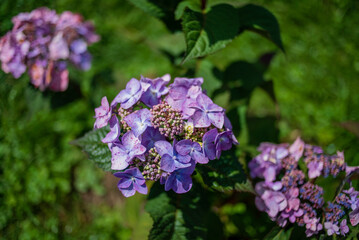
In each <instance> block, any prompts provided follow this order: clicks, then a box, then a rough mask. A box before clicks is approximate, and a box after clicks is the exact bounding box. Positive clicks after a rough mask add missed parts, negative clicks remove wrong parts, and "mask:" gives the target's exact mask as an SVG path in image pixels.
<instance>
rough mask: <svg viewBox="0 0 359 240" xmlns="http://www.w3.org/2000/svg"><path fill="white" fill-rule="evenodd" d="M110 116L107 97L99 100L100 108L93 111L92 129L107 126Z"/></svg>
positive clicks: (110, 110)
mask: <svg viewBox="0 0 359 240" xmlns="http://www.w3.org/2000/svg"><path fill="white" fill-rule="evenodd" d="M111 115H112V109H111V108H110V106H109V104H108V101H107V97H103V98H102V99H101V106H100V107H98V108H96V109H95V118H96V121H95V124H94V128H103V127H105V126H106V125H107V123H108V121H109V120H110V118H111Z"/></svg>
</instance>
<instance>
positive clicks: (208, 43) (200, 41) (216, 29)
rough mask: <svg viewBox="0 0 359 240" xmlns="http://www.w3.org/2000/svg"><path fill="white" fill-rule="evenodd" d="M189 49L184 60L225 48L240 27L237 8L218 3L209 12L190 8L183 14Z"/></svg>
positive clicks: (183, 26) (184, 30)
mask: <svg viewBox="0 0 359 240" xmlns="http://www.w3.org/2000/svg"><path fill="white" fill-rule="evenodd" d="M182 28H183V32H184V35H185V39H186V44H187V50H186V55H185V57H184V59H183V62H185V61H187V60H189V59H192V58H196V57H203V56H205V55H208V54H210V53H213V52H215V51H217V50H220V49H222V48H224V47H225V46H226V45H227V44H228V43H230V42H231V41H232V39H233V38H235V37H236V35H237V33H238V29H239V18H238V14H237V10H236V9H235V8H234V7H233V6H231V5H229V4H218V5H215V6H213V7H212V8H211V9H210V10H209V11H207V12H196V11H193V10H190V9H189V8H187V9H185V10H184V13H183V15H182Z"/></svg>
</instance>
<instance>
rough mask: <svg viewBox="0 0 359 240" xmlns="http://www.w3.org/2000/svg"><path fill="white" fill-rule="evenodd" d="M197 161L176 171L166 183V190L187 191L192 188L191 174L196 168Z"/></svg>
mask: <svg viewBox="0 0 359 240" xmlns="http://www.w3.org/2000/svg"><path fill="white" fill-rule="evenodd" d="M195 165H196V164H195V163H194V162H193V161H192V162H191V163H190V166H189V167H186V168H181V169H178V170H176V171H174V172H173V173H172V174H171V175H170V176H169V177H168V178H167V179H166V183H165V190H166V191H169V190H171V189H172V190H173V191H174V192H176V193H186V192H188V191H189V190H190V189H191V188H192V178H191V175H192V173H193V171H194V168H195Z"/></svg>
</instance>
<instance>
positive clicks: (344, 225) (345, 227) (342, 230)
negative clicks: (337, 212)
mask: <svg viewBox="0 0 359 240" xmlns="http://www.w3.org/2000/svg"><path fill="white" fill-rule="evenodd" d="M339 228H340V234H341V235H343V236H345V234H347V233H348V232H349V227H348V225H347V220H346V219H343V220H342V222H341V223H340V226H339Z"/></svg>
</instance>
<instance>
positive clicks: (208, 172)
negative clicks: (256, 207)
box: [196, 149, 253, 192]
mask: <svg viewBox="0 0 359 240" xmlns="http://www.w3.org/2000/svg"><path fill="white" fill-rule="evenodd" d="M196 169H197V171H198V172H199V173H200V174H201V176H202V178H203V181H204V183H205V184H207V185H208V186H209V187H211V188H213V189H216V190H218V191H221V192H226V191H233V190H236V191H245V192H253V187H252V184H251V182H250V181H249V180H248V179H247V178H246V175H245V173H244V171H243V168H242V165H241V164H240V163H239V161H238V157H237V156H236V154H235V152H234V150H233V149H232V150H229V151H224V152H222V155H221V157H220V159H218V160H212V161H210V162H209V163H208V164H205V165H197V167H196Z"/></svg>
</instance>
